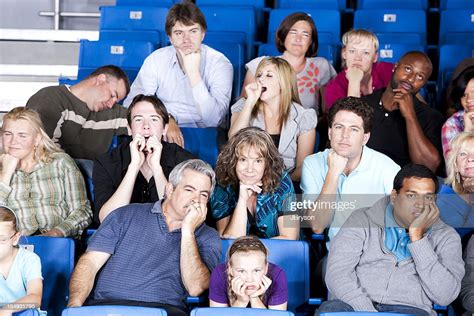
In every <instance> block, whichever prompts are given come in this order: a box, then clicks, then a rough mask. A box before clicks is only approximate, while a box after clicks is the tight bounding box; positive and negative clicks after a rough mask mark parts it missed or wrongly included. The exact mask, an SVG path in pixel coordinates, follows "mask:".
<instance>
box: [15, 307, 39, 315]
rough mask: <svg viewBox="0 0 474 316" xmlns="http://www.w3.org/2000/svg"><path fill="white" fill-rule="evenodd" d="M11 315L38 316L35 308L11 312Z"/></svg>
mask: <svg viewBox="0 0 474 316" xmlns="http://www.w3.org/2000/svg"><path fill="white" fill-rule="evenodd" d="M12 315H13V316H39V312H38V310H37V309H27V310H24V311H21V312H16V313H13V314H12Z"/></svg>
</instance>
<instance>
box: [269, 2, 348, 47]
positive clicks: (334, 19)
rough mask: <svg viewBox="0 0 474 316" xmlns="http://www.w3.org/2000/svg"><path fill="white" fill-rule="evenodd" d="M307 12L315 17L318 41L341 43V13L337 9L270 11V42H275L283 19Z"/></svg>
mask: <svg viewBox="0 0 474 316" xmlns="http://www.w3.org/2000/svg"><path fill="white" fill-rule="evenodd" d="M294 12H305V13H307V14H308V15H309V16H311V17H312V18H313V21H314V23H315V24H316V28H317V30H318V42H319V43H327V44H334V45H339V44H340V41H341V13H340V12H339V11H336V10H317V9H295V8H292V9H274V10H271V11H270V21H269V23H268V39H267V42H268V43H273V42H275V33H276V30H277V29H278V26H279V25H280V23H281V21H283V19H284V18H285V17H286V16H288V15H289V14H291V13H294Z"/></svg>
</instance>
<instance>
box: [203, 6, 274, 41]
mask: <svg viewBox="0 0 474 316" xmlns="http://www.w3.org/2000/svg"><path fill="white" fill-rule="evenodd" d="M196 5H197V6H199V8H200V9H202V8H203V7H205V6H222V7H228V8H230V7H247V8H253V9H254V11H255V25H256V28H257V30H260V32H261V33H263V30H264V29H266V25H265V11H267V10H268V9H267V8H266V7H265V0H239V1H235V0H196Z"/></svg>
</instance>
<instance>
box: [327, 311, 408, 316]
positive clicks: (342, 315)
mask: <svg viewBox="0 0 474 316" xmlns="http://www.w3.org/2000/svg"><path fill="white" fill-rule="evenodd" d="M375 314H376V315H377V316H413V315H412V314H402V313H385V312H378V313H374V312H332V313H321V315H320V316H374V315H375Z"/></svg>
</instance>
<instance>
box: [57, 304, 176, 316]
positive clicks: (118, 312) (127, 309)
mask: <svg viewBox="0 0 474 316" xmlns="http://www.w3.org/2000/svg"><path fill="white" fill-rule="evenodd" d="M58 315H59V314H58ZM84 315H87V316H112V315H114V316H136V315H140V316H166V315H168V314H167V313H166V311H165V310H164V309H162V308H151V307H139V306H116V305H104V306H82V307H69V308H66V309H65V310H63V313H62V316H84Z"/></svg>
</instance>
